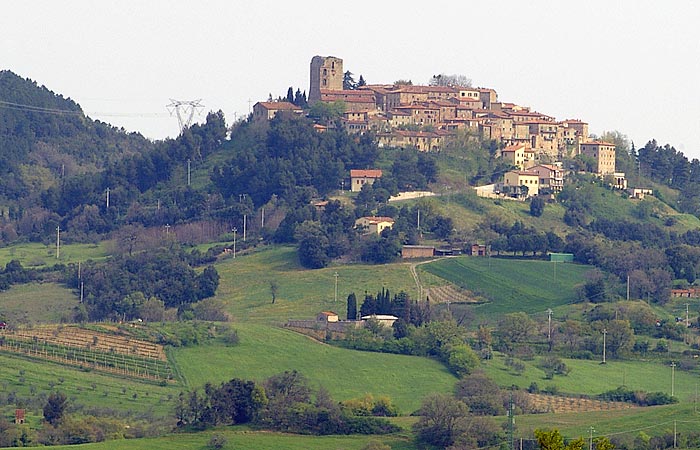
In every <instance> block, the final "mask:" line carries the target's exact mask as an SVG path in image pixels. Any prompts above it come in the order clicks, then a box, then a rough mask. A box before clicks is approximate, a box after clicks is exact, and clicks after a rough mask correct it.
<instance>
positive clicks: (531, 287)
mask: <svg viewBox="0 0 700 450" xmlns="http://www.w3.org/2000/svg"><path fill="white" fill-rule="evenodd" d="M591 269H592V268H591V267H590V266H584V265H580V264H572V263H556V264H555V263H551V262H548V261H541V260H518V259H509V258H474V257H468V256H463V257H458V258H446V259H441V260H438V261H435V262H432V263H429V264H423V265H421V266H419V269H418V270H419V273H422V272H423V271H425V272H428V273H431V274H433V275H436V276H439V277H441V278H443V279H445V280H446V281H448V282H450V283H453V284H455V285H457V286H460V287H462V288H463V289H468V290H470V291H473V292H475V293H477V294H478V295H480V296H482V297H484V298H486V299H488V300H489V301H488V302H487V303H484V304H480V305H473V306H460V305H455V306H454V307H455V308H457V309H459V308H460V307H468V308H470V309H472V310H473V311H474V313H475V314H476V316H477V317H480V318H493V317H497V316H498V315H502V314H506V313H510V312H514V311H525V312H528V313H533V312H542V311H545V310H546V309H547V308H552V309H553V310H554V311H555V312H556V311H557V308H565V307H567V305H570V304H571V303H573V302H575V301H576V299H577V286H579V285H580V284H583V283H584V281H585V274H586V272H588V271H590V270H591Z"/></svg>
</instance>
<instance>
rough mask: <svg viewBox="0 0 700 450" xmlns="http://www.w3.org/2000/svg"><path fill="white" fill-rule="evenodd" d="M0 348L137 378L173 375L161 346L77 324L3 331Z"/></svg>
mask: <svg viewBox="0 0 700 450" xmlns="http://www.w3.org/2000/svg"><path fill="white" fill-rule="evenodd" d="M0 352H10V353H19V354H23V355H25V356H27V357H30V358H34V359H44V360H49V361H54V362H59V363H62V364H68V365H73V366H78V367H81V368H90V369H95V370H99V371H103V372H109V373H116V374H120V375H125V376H130V377H136V378H146V379H152V380H170V379H172V378H173V371H172V369H171V368H170V365H169V363H168V361H167V358H166V356H165V352H164V350H163V346H161V345H159V344H155V343H153V342H147V341H142V340H138V339H132V338H131V337H129V336H120V335H114V334H109V333H104V332H99V331H95V330H88V329H83V328H80V327H77V326H55V325H53V326H49V325H47V326H41V327H36V328H24V329H17V330H11V331H3V332H2V334H0Z"/></svg>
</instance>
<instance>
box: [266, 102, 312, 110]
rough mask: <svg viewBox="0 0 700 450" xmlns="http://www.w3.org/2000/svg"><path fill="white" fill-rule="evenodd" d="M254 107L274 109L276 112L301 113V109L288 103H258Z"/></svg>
mask: <svg viewBox="0 0 700 450" xmlns="http://www.w3.org/2000/svg"><path fill="white" fill-rule="evenodd" d="M255 105H256V106H257V105H260V106H262V107H263V108H265V109H274V110H276V111H283V110H284V111H301V108H299V107H298V106H297V105H295V104H293V103H289V102H258V103H256V104H255Z"/></svg>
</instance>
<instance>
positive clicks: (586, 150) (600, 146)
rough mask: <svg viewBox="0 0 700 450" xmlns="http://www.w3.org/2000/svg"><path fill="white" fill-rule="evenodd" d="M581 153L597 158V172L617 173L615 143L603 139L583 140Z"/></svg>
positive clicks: (602, 173) (601, 173) (600, 173)
mask: <svg viewBox="0 0 700 450" xmlns="http://www.w3.org/2000/svg"><path fill="white" fill-rule="evenodd" d="M581 154H582V155H586V156H588V157H590V158H593V159H594V160H595V162H596V173H598V174H599V175H613V174H614V173H615V144H611V143H609V142H601V141H593V142H583V143H581Z"/></svg>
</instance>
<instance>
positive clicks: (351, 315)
mask: <svg viewBox="0 0 700 450" xmlns="http://www.w3.org/2000/svg"><path fill="white" fill-rule="evenodd" d="M347 319H348V320H357V297H356V296H355V293H354V292H353V293H351V294H350V295H348V311H347Z"/></svg>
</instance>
